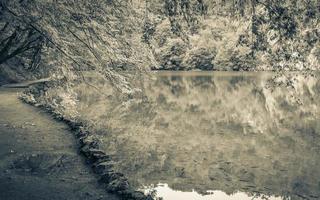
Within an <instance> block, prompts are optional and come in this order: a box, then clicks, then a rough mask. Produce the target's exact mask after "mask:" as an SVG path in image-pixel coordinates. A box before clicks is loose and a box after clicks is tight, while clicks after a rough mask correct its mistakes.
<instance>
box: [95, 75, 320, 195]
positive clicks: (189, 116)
mask: <svg viewBox="0 0 320 200" xmlns="http://www.w3.org/2000/svg"><path fill="white" fill-rule="evenodd" d="M137 80H140V82H141V83H140V84H141V85H143V94H145V96H142V97H140V98H138V100H137V99H132V100H129V101H127V102H125V103H119V100H117V99H116V98H114V99H113V98H110V99H109V101H108V102H107V103H106V102H104V104H106V105H104V106H101V105H100V106H99V109H100V110H101V109H102V108H104V110H103V113H107V114H104V115H101V116H99V117H98V118H99V119H101V121H103V123H102V122H101V124H98V125H99V126H100V127H102V126H103V124H108V125H107V126H106V127H105V128H106V129H108V130H109V132H108V134H107V137H106V136H103V134H102V136H101V140H102V144H103V147H104V149H105V150H106V151H107V152H110V154H112V155H113V158H114V160H115V161H116V162H115V167H116V168H117V169H118V170H119V171H121V172H123V173H124V174H126V175H127V176H128V178H129V180H130V182H131V183H132V184H134V185H135V186H136V187H137V188H140V189H141V190H144V191H145V192H152V191H153V192H154V193H155V194H156V196H157V197H162V198H163V199H164V200H180V199H181V200H236V199H237V200H249V199H250V200H251V199H256V200H258V199H261V200H262V199H264V200H265V199H270V200H282V199H292V200H295V199H297V200H298V199H312V200H313V199H320V167H319V166H320V123H319V118H320V115H319V114H320V113H319V112H320V79H319V76H318V75H310V74H297V73H290V74H282V75H277V74H274V73H200V72H199V73H198V72H197V73H195V72H186V73H171V72H164V73H155V74H153V75H152V76H151V77H146V78H143V77H137ZM96 105H98V104H96ZM102 119H103V120H102Z"/></svg>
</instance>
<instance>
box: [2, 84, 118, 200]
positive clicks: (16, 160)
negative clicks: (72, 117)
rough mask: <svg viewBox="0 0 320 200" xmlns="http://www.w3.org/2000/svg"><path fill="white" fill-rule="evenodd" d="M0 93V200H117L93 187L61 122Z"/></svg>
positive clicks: (13, 93) (9, 92) (12, 93)
mask: <svg viewBox="0 0 320 200" xmlns="http://www.w3.org/2000/svg"><path fill="white" fill-rule="evenodd" d="M20 91H21V89H12V88H11V89H3V88H2V89H1V88H0V200H46V199H47V200H56V199H57V200H58V199H59V200H63V199H67V200H73V199H75V200H82V199H88V200H89V199H90V200H91V199H94V200H97V199H100V200H103V199H108V200H113V199H118V198H117V197H115V196H114V195H112V194H107V193H106V192H105V190H104V189H103V188H101V187H99V185H98V184H97V179H96V178H95V177H94V175H93V174H92V173H91V170H90V169H89V168H88V167H87V166H86V165H85V163H84V160H83V159H82V158H81V157H80V156H79V155H78V153H77V144H76V142H75V139H74V137H73V135H72V133H71V132H70V131H69V129H68V127H67V126H66V125H65V124H64V123H59V122H57V121H55V120H54V119H53V118H52V117H51V116H49V115H48V114H47V113H45V112H44V111H42V110H40V109H37V108H35V107H32V106H29V105H27V104H24V103H23V102H21V101H20V100H18V98H17V97H18V93H19V92H20Z"/></svg>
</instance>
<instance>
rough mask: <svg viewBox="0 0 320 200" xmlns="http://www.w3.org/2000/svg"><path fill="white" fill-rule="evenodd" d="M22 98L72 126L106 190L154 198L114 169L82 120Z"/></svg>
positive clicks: (131, 198)
mask: <svg viewBox="0 0 320 200" xmlns="http://www.w3.org/2000/svg"><path fill="white" fill-rule="evenodd" d="M20 100H22V101H23V102H25V103H27V104H30V105H33V106H36V107H40V108H42V109H44V110H45V111H47V112H48V113H49V114H50V115H52V116H53V117H54V119H56V120H58V121H62V122H64V123H66V124H67V125H68V126H69V127H70V128H71V131H72V132H73V133H74V136H75V138H76V140H77V143H78V150H79V153H80V154H81V155H83V156H84V158H85V160H86V163H87V164H88V165H89V166H90V167H91V169H92V170H93V172H94V174H96V175H97V177H98V182H99V184H101V185H102V186H103V187H104V188H105V189H106V192H109V193H112V194H116V195H118V196H119V197H120V198H121V199H123V200H154V198H153V197H152V196H151V195H146V194H144V193H143V192H141V191H137V190H135V189H134V188H133V187H131V186H130V184H129V182H128V179H127V178H126V177H125V175H124V174H123V173H121V172H117V171H115V170H114V169H113V161H112V159H111V157H110V156H109V155H107V154H106V153H105V152H103V151H102V150H101V149H100V147H99V141H98V140H97V139H96V138H95V137H94V134H92V133H91V132H89V131H88V130H86V127H85V125H84V124H83V123H82V122H76V121H72V120H69V119H66V118H65V117H63V116H61V115H59V114H56V113H55V112H53V110H52V108H51V107H47V106H43V105H40V106H39V105H36V103H34V102H31V101H29V100H28V98H25V96H23V95H21V96H20Z"/></svg>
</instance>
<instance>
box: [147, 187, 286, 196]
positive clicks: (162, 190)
mask: <svg viewBox="0 0 320 200" xmlns="http://www.w3.org/2000/svg"><path fill="white" fill-rule="evenodd" d="M143 191H145V192H146V193H147V194H150V193H152V192H154V191H156V198H161V199H164V200H177V199H183V200H283V199H285V198H282V197H274V196H271V197H270V196H265V195H259V194H255V195H248V194H246V193H244V192H236V193H234V194H231V195H228V194H226V193H224V192H223V191H218V190H217V191H213V190H211V191H207V194H202V195H201V194H199V193H197V192H196V191H194V190H193V191H191V192H181V191H176V190H173V189H171V188H170V187H169V186H168V184H158V185H157V186H155V187H145V188H143ZM288 200H289V199H288Z"/></svg>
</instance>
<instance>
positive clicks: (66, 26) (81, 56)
mask: <svg viewBox="0 0 320 200" xmlns="http://www.w3.org/2000/svg"><path fill="white" fill-rule="evenodd" d="M0 15H1V21H0V26H1V29H0V31H1V35H0V40H1V50H0V64H1V66H2V67H1V74H3V76H7V78H12V79H18V77H30V76H31V77H32V76H34V75H35V74H37V75H39V74H41V76H48V75H49V74H50V75H52V73H53V72H52V70H53V71H55V72H57V71H59V73H58V74H60V75H61V73H60V72H61V71H64V72H63V73H67V71H69V70H70V71H72V72H74V71H83V70H92V69H97V70H98V71H100V72H102V71H104V72H103V73H105V71H108V73H111V72H110V71H109V70H110V69H118V70H119V69H120V70H122V69H126V70H127V69H137V68H138V69H150V68H151V69H165V70H190V69H201V70H244V71H246V70H307V69H317V68H318V67H319V54H320V53H319V49H320V48H319V35H320V33H319V30H320V29H319V26H320V25H319V21H320V2H319V0H306V1H297V0H295V1H289V0H281V1H272V0H215V1H209V0H166V1H160V0H155V1H151V0H145V1H142V0H131V1H119V0H118V1H111V0H110V1H98V0H93V1H59V2H58V1H50V0H46V1H37V0H24V1H7V0H1V4H0ZM49 71H50V72H49ZM48 72H49V74H48ZM63 73H62V74H63ZM44 74H46V75H44Z"/></svg>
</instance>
